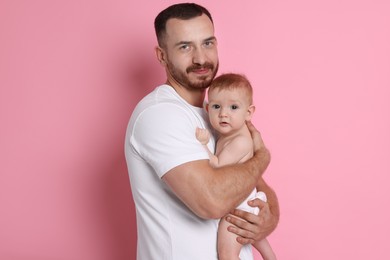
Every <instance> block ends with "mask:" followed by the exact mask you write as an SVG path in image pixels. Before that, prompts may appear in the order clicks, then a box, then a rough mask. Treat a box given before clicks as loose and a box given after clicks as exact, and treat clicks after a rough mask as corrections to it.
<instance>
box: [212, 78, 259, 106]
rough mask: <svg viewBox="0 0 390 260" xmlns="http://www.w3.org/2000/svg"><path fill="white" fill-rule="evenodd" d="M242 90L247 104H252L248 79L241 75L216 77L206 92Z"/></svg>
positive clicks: (251, 90) (250, 86)
mask: <svg viewBox="0 0 390 260" xmlns="http://www.w3.org/2000/svg"><path fill="white" fill-rule="evenodd" d="M234 89H242V90H244V91H245V92H246V94H247V97H248V99H249V104H252V103H253V89H252V85H251V83H250V82H249V80H248V78H247V77H246V76H245V75H243V74H237V73H225V74H222V75H220V76H218V77H216V78H215V79H214V80H213V82H212V83H211V85H210V87H209V90H208V92H209V93H210V91H212V90H217V91H220V90H234Z"/></svg>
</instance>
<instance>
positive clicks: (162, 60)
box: [154, 46, 167, 67]
mask: <svg viewBox="0 0 390 260" xmlns="http://www.w3.org/2000/svg"><path fill="white" fill-rule="evenodd" d="M154 50H155V52H156V57H157V60H158V61H159V62H160V64H161V65H163V66H164V67H165V66H166V65H167V62H166V55H165V52H164V50H163V49H162V48H161V47H160V46H156V47H155V48H154Z"/></svg>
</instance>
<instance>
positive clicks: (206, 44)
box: [204, 41, 214, 47]
mask: <svg viewBox="0 0 390 260" xmlns="http://www.w3.org/2000/svg"><path fill="white" fill-rule="evenodd" d="M204 45H205V46H206V47H211V46H213V45H214V42H213V41H207V42H205V43H204Z"/></svg>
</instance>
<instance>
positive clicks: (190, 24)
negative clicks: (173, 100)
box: [163, 15, 218, 90]
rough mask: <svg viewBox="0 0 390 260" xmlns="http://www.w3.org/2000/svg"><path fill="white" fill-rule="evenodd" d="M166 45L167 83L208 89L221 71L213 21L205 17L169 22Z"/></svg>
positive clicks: (164, 51) (171, 20)
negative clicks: (219, 69)
mask: <svg viewBox="0 0 390 260" xmlns="http://www.w3.org/2000/svg"><path fill="white" fill-rule="evenodd" d="M164 42H165V45H164V46H163V53H164V54H163V55H165V56H164V58H165V62H166V66H167V71H168V74H169V75H168V80H169V81H171V83H173V82H174V83H175V84H179V85H181V86H182V87H184V88H186V89H189V90H194V89H205V88H207V87H208V86H209V85H210V83H211V81H212V80H213V79H214V77H215V75H216V73H217V71H218V51H217V39H216V38H215V36H214V26H213V24H212V22H211V21H210V19H209V18H208V17H207V16H206V15H202V16H198V17H196V18H193V19H190V20H180V19H170V20H168V22H167V24H166V36H165V40H164ZM172 81H173V82H172Z"/></svg>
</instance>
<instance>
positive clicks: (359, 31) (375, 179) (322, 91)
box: [0, 0, 390, 260]
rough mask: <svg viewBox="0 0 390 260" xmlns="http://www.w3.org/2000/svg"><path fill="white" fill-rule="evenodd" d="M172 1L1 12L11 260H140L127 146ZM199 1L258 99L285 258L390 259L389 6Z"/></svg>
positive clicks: (2, 228)
mask: <svg viewBox="0 0 390 260" xmlns="http://www.w3.org/2000/svg"><path fill="white" fill-rule="evenodd" d="M142 3H145V4H143V5H140V4H142ZM172 3H174V1H160V0H153V1H146V2H141V1H140V2H138V1H125V0H110V1H108V0H105V1H93V0H82V1H49V0H37V1H28V0H26V1H22V0H19V1H12V0H2V1H1V2H0V38H1V40H0V124H1V127H0V259H4V260H22V259H29V260H60V259H72V260H108V259H109V260H122V259H130V260H134V259H135V245H136V226H135V214H134V205H133V202H132V199H131V193H130V187H129V182H128V177H127V170H126V165H125V161H124V155H123V139H124V132H125V128H126V125H127V121H128V118H129V116H130V114H131V112H132V110H133V108H134V106H135V104H136V103H137V101H138V100H139V99H140V98H141V97H142V96H144V95H145V94H146V93H147V92H149V91H150V90H151V89H152V88H154V87H155V86H156V84H158V83H161V82H163V81H164V79H165V78H164V72H163V70H162V68H161V67H160V66H159V65H158V63H157V62H156V59H155V57H154V51H153V47H154V46H155V44H156V41H155V36H154V31H153V19H154V17H155V15H156V14H157V13H158V12H159V11H160V10H162V9H163V8H165V7H166V6H168V5H169V4H172ZM199 3H201V4H204V5H205V6H206V7H208V8H209V10H210V11H211V12H212V14H213V16H214V19H215V27H216V35H217V37H218V39H219V53H220V62H221V67H220V72H228V71H234V72H241V73H245V74H246V75H247V76H248V77H249V79H250V80H251V81H252V83H253V85H254V87H255V92H256V96H255V102H256V105H257V111H256V113H255V120H254V121H255V123H256V125H257V126H258V127H259V128H260V129H261V131H262V133H263V136H264V139H265V141H266V143H267V145H268V147H269V148H270V150H271V152H272V155H273V160H272V163H271V165H270V167H269V170H268V171H267V173H266V179H267V180H268V181H269V182H270V183H271V185H272V186H273V187H274V188H275V189H276V191H277V193H278V195H279V199H280V205H281V209H282V213H281V214H282V215H281V221H280V225H279V227H278V229H277V230H276V231H275V232H274V233H273V234H272V235H271V236H270V238H269V239H270V241H271V243H272V245H273V247H274V249H275V251H276V252H277V254H278V255H279V259H281V260H290V259H291V260H313V259H316V260H325V259H355V260H357V259H390V249H389V238H388V234H389V233H390V224H389V220H390V213H389V210H388V208H389V202H390V201H389V199H390V189H389V183H390V26H389V25H390V2H389V1H387V0H383V1H379V0H360V1H359V0H344V1H343V0H341V1H340V0H337V1H336V0H331V1H325V0H324V1H310V0H285V1H268V0H262V1H236V0H234V1H233V0H230V1H223V2H221V1H199ZM188 242H189V243H190V242H191V241H188ZM256 259H260V257H259V256H257V258H256Z"/></svg>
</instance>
